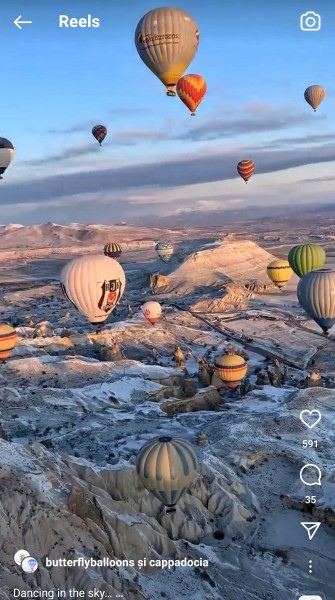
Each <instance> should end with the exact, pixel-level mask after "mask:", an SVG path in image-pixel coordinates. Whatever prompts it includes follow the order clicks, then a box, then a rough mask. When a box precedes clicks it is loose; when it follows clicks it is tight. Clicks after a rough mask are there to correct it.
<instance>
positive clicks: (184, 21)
mask: <svg viewBox="0 0 335 600" xmlns="http://www.w3.org/2000/svg"><path fill="white" fill-rule="evenodd" d="M198 44H199V30H198V26H197V24H196V22H195V21H194V19H193V18H192V17H191V15H190V14H189V13H187V12H186V11H184V10H181V9H180V8H173V7H163V8H156V9H154V10H151V11H150V12H148V13H146V14H145V15H144V17H142V19H141V20H140V21H139V23H138V25H137V27H136V31H135V45H136V49H137V52H138V54H139V56H140V57H141V59H142V60H143V62H144V64H145V65H146V66H147V67H148V69H150V71H152V72H153V73H154V74H155V75H156V76H157V77H158V79H160V81H161V82H162V83H163V84H164V85H165V86H166V89H167V93H168V95H173V96H174V95H175V92H174V87H175V85H176V84H177V82H178V80H179V79H180V78H181V76H182V74H183V73H184V72H185V70H186V69H187V67H188V66H189V64H190V63H191V62H192V60H193V58H194V55H195V53H196V51H197V49H198Z"/></svg>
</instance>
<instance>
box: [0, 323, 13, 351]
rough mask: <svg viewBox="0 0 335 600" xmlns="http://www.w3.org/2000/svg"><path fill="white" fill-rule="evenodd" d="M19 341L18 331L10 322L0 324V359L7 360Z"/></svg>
mask: <svg viewBox="0 0 335 600" xmlns="http://www.w3.org/2000/svg"><path fill="white" fill-rule="evenodd" d="M16 343H17V333H16V331H15V329H14V328H13V327H12V326H11V325H9V324H8V323H2V324H0V360H6V359H7V358H8V357H9V356H10V355H11V353H12V350H13V349H14V348H15V346H16Z"/></svg>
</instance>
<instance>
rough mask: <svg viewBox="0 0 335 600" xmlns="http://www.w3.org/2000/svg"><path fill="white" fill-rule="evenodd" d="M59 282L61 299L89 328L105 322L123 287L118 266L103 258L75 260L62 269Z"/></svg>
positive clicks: (124, 283) (96, 255) (89, 256)
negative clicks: (89, 325)
mask: <svg viewBox="0 0 335 600" xmlns="http://www.w3.org/2000/svg"><path fill="white" fill-rule="evenodd" d="M60 279H61V288H62V291H63V294H64V296H65V297H66V298H67V300H68V301H69V302H71V304H72V305H73V306H74V307H75V308H76V309H77V310H78V312H80V313H81V314H82V315H84V317H86V318H87V319H88V321H89V322H90V323H92V325H99V324H101V323H104V322H105V321H106V319H107V318H108V316H109V315H110V313H111V312H112V311H113V310H114V308H115V307H116V305H117V304H118V302H120V300H121V298H122V296H123V292H124V289H125V285H126V277H125V274H124V270H123V269H122V267H121V265H120V264H119V263H118V262H117V261H116V260H114V259H113V258H109V257H108V256H104V255H103V254H91V255H87V256H80V257H79V258H74V259H73V260H71V261H70V262H69V263H68V264H67V265H66V266H65V267H64V269H63V270H62V272H61V276H60Z"/></svg>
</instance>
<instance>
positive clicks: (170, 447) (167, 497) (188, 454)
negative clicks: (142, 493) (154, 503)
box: [136, 436, 198, 506]
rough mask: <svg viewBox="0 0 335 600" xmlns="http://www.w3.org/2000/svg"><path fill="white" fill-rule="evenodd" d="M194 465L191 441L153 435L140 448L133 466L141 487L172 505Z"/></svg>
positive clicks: (194, 470)
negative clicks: (153, 436)
mask: <svg viewBox="0 0 335 600" xmlns="http://www.w3.org/2000/svg"><path fill="white" fill-rule="evenodd" d="M197 469H198V459H197V455H196V453H195V451H194V449H193V447H192V445H191V444H190V443H189V442H188V441H186V440H183V439H182V438H179V437H173V438H172V437H169V436H167V437H160V438H155V439H153V440H151V441H149V442H147V443H146V444H144V446H142V448H140V450H139V453H138V455H137V462H136V470H137V474H138V476H139V478H140V480H141V481H142V483H143V485H144V487H145V488H146V489H147V490H149V491H150V492H151V493H152V494H153V495H154V496H156V498H158V500H160V501H161V502H163V504H164V505H165V506H174V505H175V504H176V503H177V502H178V500H179V499H180V498H181V496H182V495H183V494H184V493H185V492H186V491H187V488H188V487H189V486H190V485H191V483H193V481H194V479H195V477H196V474H197Z"/></svg>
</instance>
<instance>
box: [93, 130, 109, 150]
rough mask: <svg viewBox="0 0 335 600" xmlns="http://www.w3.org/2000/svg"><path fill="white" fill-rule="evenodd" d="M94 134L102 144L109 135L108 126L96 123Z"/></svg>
mask: <svg viewBox="0 0 335 600" xmlns="http://www.w3.org/2000/svg"><path fill="white" fill-rule="evenodd" d="M92 135H93V136H94V137H95V139H96V140H97V141H98V142H99V144H100V146H101V144H102V142H103V141H104V139H105V137H106V135H107V127H105V126H104V125H95V126H94V127H93V129H92Z"/></svg>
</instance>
